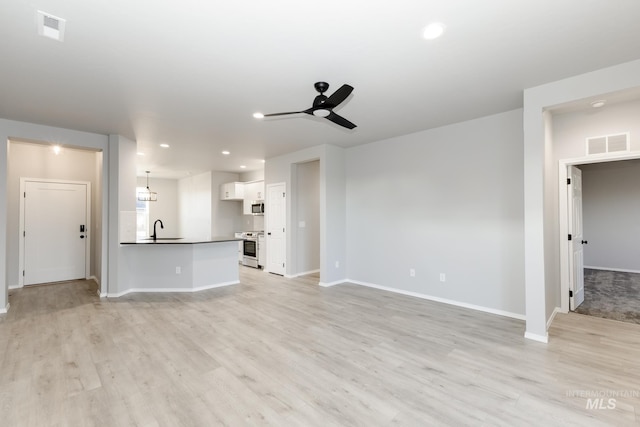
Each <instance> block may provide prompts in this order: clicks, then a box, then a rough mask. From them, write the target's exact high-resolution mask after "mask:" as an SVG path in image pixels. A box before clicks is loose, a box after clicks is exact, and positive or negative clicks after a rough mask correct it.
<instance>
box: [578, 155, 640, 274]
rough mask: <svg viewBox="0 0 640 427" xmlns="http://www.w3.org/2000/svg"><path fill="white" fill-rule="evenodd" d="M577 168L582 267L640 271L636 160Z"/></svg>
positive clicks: (639, 173) (639, 180)
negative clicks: (580, 214) (580, 198)
mask: <svg viewBox="0 0 640 427" xmlns="http://www.w3.org/2000/svg"><path fill="white" fill-rule="evenodd" d="M580 169H582V207H583V218H584V222H583V224H584V239H585V240H587V241H588V242H589V243H588V244H587V245H584V264H585V267H594V268H600V269H614V270H624V271H631V272H640V244H639V242H640V185H638V183H640V160H626V161H619V162H608V163H596V164H590V165H583V166H580Z"/></svg>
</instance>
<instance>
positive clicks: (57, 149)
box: [53, 145, 62, 156]
mask: <svg viewBox="0 0 640 427" xmlns="http://www.w3.org/2000/svg"><path fill="white" fill-rule="evenodd" d="M61 151H62V147H60V146H59V145H54V146H53V154H55V155H56V156H57V155H58V154H60V152H61Z"/></svg>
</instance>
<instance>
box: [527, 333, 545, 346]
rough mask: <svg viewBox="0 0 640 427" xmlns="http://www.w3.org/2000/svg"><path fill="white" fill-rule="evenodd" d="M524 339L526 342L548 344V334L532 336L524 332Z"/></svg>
mask: <svg viewBox="0 0 640 427" xmlns="http://www.w3.org/2000/svg"><path fill="white" fill-rule="evenodd" d="M524 337H525V338H526V339H528V340H532V341H537V342H541V343H544V344H548V343H549V334H544V335H538V334H532V333H531V332H525V333H524Z"/></svg>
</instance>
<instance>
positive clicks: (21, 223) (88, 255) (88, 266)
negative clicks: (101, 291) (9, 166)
mask: <svg viewBox="0 0 640 427" xmlns="http://www.w3.org/2000/svg"><path fill="white" fill-rule="evenodd" d="M27 182H46V183H52V184H73V185H84V186H85V188H86V191H87V193H86V196H87V200H86V207H85V209H86V214H87V217H86V224H85V227H86V232H85V237H86V246H85V255H84V274H85V279H89V278H90V277H89V274H90V271H91V240H92V232H91V182H90V181H72V180H64V179H46V178H27V177H20V194H24V192H25V191H26V187H27ZM24 202H25V198H24V197H20V217H19V229H18V234H19V236H20V237H19V239H18V287H23V286H24V276H23V274H22V272H23V271H24V269H25V265H24V263H25V259H24V235H23V230H24V228H25V224H24ZM98 285H99V284H98Z"/></svg>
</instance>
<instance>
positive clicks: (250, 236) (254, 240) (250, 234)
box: [242, 231, 264, 268]
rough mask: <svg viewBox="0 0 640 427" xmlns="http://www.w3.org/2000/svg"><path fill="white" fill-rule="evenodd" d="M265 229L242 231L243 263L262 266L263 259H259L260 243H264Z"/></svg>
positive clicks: (249, 265)
mask: <svg viewBox="0 0 640 427" xmlns="http://www.w3.org/2000/svg"><path fill="white" fill-rule="evenodd" d="M263 237H264V231H245V232H243V233H242V239H243V241H242V265H246V266H247V267H253V268H260V266H261V265H262V264H261V262H260V261H261V260H259V259H258V254H259V253H260V248H259V244H260V243H262V240H263Z"/></svg>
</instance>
